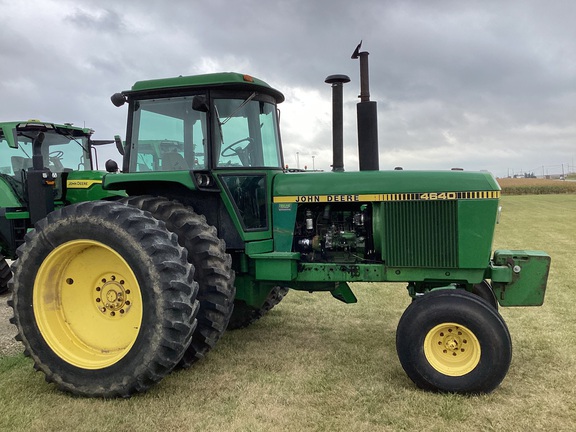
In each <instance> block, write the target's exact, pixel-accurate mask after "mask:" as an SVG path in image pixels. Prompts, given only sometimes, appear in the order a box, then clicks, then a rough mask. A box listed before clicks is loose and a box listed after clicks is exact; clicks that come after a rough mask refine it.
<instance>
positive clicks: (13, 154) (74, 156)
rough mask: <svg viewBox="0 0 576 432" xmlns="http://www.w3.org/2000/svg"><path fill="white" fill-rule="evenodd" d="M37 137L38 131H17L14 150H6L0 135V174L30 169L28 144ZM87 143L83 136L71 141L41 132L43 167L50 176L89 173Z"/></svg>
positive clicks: (30, 154) (29, 145) (47, 132)
mask: <svg viewBox="0 0 576 432" xmlns="http://www.w3.org/2000/svg"><path fill="white" fill-rule="evenodd" d="M39 133H40V132H39V131H38V130H34V131H26V130H19V131H18V132H17V144H18V147H16V148H13V147H10V146H9V145H8V142H7V140H5V139H4V137H3V136H2V135H1V134H0V161H1V162H0V164H1V166H0V173H2V174H8V175H17V174H19V173H20V172H21V171H22V170H24V171H26V170H27V169H28V168H31V167H32V142H33V141H34V139H35V138H36V136H37V135H38V134H39ZM87 141H88V137H87V136H82V137H72V136H68V135H61V134H59V133H57V132H55V131H45V132H44V142H43V143H42V156H43V159H44V166H45V167H46V168H49V169H50V170H51V171H52V172H64V171H70V170H74V171H76V170H79V171H85V170H89V169H91V168H90V156H89V154H88V152H87V148H88V143H87Z"/></svg>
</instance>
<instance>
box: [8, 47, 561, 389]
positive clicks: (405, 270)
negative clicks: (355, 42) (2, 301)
mask: <svg viewBox="0 0 576 432" xmlns="http://www.w3.org/2000/svg"><path fill="white" fill-rule="evenodd" d="M355 54H356V55H357V56H359V57H360V59H361V61H362V59H363V58H365V57H363V55H365V54H367V53H358V52H356V53H355ZM347 80H348V78H347V77H345V76H341V75H335V76H330V77H328V79H327V82H328V83H331V84H332V86H333V88H334V94H335V103H334V105H335V106H336V107H337V106H338V100H339V98H341V94H342V93H341V91H340V90H341V87H342V84H343V83H344V82H346V81H347ZM365 90H366V89H363V92H362V94H361V96H362V97H363V99H362V101H361V102H360V103H359V107H358V124H359V131H358V134H359V147H360V171H358V172H344V170H343V169H342V166H341V164H340V162H341V161H340V156H341V147H339V144H338V142H339V141H341V139H335V143H336V149H335V159H334V170H333V172H288V171H287V170H285V169H284V166H285V165H284V161H283V157H282V151H281V141H280V133H279V127H278V119H279V115H278V108H277V105H278V104H279V103H281V102H282V101H283V100H284V96H283V95H282V94H281V93H280V92H279V91H278V90H275V89H274V88H272V87H270V86H269V85H268V84H266V83H265V82H263V81H261V80H259V79H256V78H253V77H251V76H248V75H242V74H238V73H218V74H207V75H199V76H180V77H176V78H167V79H157V80H149V81H140V82H137V83H136V84H134V86H133V87H132V89H131V90H128V91H124V92H122V93H118V94H116V95H114V96H113V97H112V101H113V102H114V104H115V105H117V106H121V105H123V104H125V103H127V106H128V125H127V132H126V145H125V148H124V159H123V164H122V167H118V166H117V165H116V164H115V163H112V162H110V163H108V166H107V169H108V171H109V172H110V173H109V174H107V175H106V176H105V178H104V182H103V186H104V189H106V190H109V191H112V190H118V191H121V190H125V191H126V193H127V195H128V197H127V198H125V199H124V200H123V202H121V203H115V202H104V201H94V202H86V203H79V204H75V205H70V206H66V207H62V208H61V209H57V210H55V211H53V212H51V213H49V214H48V215H47V216H46V217H45V218H43V219H42V220H40V221H38V222H37V224H36V226H35V228H34V230H32V231H31V232H30V233H29V234H28V235H27V236H26V241H25V244H24V245H23V246H22V247H20V248H19V250H18V257H19V258H18V260H17V261H16V263H15V265H14V267H13V270H14V278H13V299H12V301H11V304H12V306H13V308H14V315H15V316H14V322H15V323H16V324H17V326H18V329H19V338H20V339H21V340H22V341H23V343H24V345H25V347H26V353H27V354H28V355H30V356H31V357H32V358H33V360H34V362H35V365H36V367H37V368H38V369H39V370H41V371H42V372H44V373H45V374H46V378H47V380H48V381H51V382H54V383H56V384H57V385H58V386H59V387H60V388H62V389H65V390H68V391H70V392H73V393H76V394H81V395H87V396H128V395H130V394H132V393H134V392H138V391H142V390H145V389H146V388H148V387H149V386H150V385H151V384H153V383H155V382H157V381H159V380H160V379H161V378H162V377H163V376H165V375H166V374H168V373H169V372H170V371H171V370H172V369H173V368H174V367H176V366H178V365H180V366H184V367H186V366H189V365H191V364H192V363H194V362H195V361H197V360H198V359H200V358H202V357H203V356H204V355H205V354H206V353H207V352H208V350H209V349H210V348H212V347H213V346H214V344H215V343H216V341H217V340H218V338H219V337H220V336H221V335H222V333H223V332H224V331H225V329H226V328H227V326H229V327H242V326H245V325H248V324H250V323H251V322H252V321H253V320H254V319H256V318H258V317H259V316H261V315H262V314H263V313H264V312H265V311H266V310H267V309H268V308H270V307H271V306H273V305H274V304H275V303H276V302H278V301H279V299H281V297H282V295H283V294H284V293H285V292H286V290H287V289H288V288H291V289H295V290H305V291H311V292H312V291H328V292H330V293H331V294H332V295H333V296H334V297H335V298H337V299H338V300H341V301H343V302H345V303H353V302H355V301H356V298H355V296H354V294H353V292H352V290H351V288H350V285H349V283H351V282H360V281H362V282H375V283H378V282H402V283H403V284H404V285H405V286H407V288H408V293H409V295H410V296H411V297H412V298H413V302H412V303H411V304H410V306H409V307H408V308H407V309H406V311H405V312H404V314H403V316H402V317H401V319H400V322H399V324H398V329H397V336H396V343H397V351H398V356H399V359H400V363H401V364H402V366H403V368H404V370H405V371H406V373H407V374H408V376H409V377H410V378H411V379H412V380H413V381H414V382H415V383H416V384H417V385H418V386H419V387H421V388H423V389H429V390H438V391H446V392H459V393H481V392H489V391H492V390H493V389H494V388H496V387H497V386H498V385H499V383H500V382H501V381H502V379H503V378H504V377H505V375H506V373H507V370H508V367H509V364H510V361H511V355H512V347H511V339H510V334H509V332H508V328H507V326H506V324H505V322H504V320H503V319H502V317H501V315H500V314H499V312H498V307H499V305H500V306H530V305H540V304H542V302H543V300H544V293H545V288H546V281H547V276H548V269H549V263H550V258H549V256H548V255H547V254H546V253H544V252H540V251H529V250H497V251H495V252H493V253H492V251H491V247H492V240H493V236H494V227H495V224H496V223H497V218H498V213H499V198H500V188H499V186H498V184H497V183H496V181H495V180H494V178H493V177H492V175H491V174H489V173H487V172H464V171H441V172H438V171H435V172H430V171H408V170H393V171H380V170H379V169H378V167H377V162H376V164H375V163H374V159H376V160H377V157H376V158H374V157H373V156H374V154H376V156H377V154H378V150H377V148H375V147H374V141H375V136H376V135H375V122H376V120H375V118H374V117H373V116H372V114H371V113H373V112H375V105H374V103H373V102H371V101H369V98H367V97H366V96H367V94H366V93H367V92H366V91H365ZM338 118H341V113H340V114H338V110H336V112H335V119H336V120H338ZM336 123H337V126H338V123H339V122H338V121H337V122H336ZM335 137H340V138H341V131H340V132H338V127H336V129H335Z"/></svg>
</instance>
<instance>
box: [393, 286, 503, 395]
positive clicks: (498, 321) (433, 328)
mask: <svg viewBox="0 0 576 432" xmlns="http://www.w3.org/2000/svg"><path fill="white" fill-rule="evenodd" d="M396 349H397V352H398V358H399V359H400V363H401V364H402V367H403V368H404V370H405V371H406V373H407V374H408V376H409V377H410V378H411V379H412V381H414V383H415V384H416V385H417V386H418V387H420V388H422V389H425V390H432V391H441V392H453V393H488V392H491V391H492V390H494V389H495V388H496V387H498V385H499V384H500V383H501V382H502V380H503V379H504V377H505V376H506V373H507V372H508V368H509V366H510V361H511V358H512V341H511V339H510V333H509V332H508V328H507V327H506V324H505V322H504V320H503V319H502V317H501V316H500V314H499V313H498V312H497V311H496V310H495V309H494V308H493V307H492V306H491V305H490V304H489V303H488V302H486V301H485V300H483V299H481V298H479V297H478V296H476V295H475V294H471V293H469V292H467V291H464V290H450V289H446V290H438V291H433V292H431V293H429V294H425V295H424V296H422V297H419V298H418V299H416V300H415V301H414V302H412V303H411V304H410V305H409V306H408V308H406V310H405V311H404V314H403V315H402V318H401V319H400V322H399V323H398V329H397V332H396Z"/></svg>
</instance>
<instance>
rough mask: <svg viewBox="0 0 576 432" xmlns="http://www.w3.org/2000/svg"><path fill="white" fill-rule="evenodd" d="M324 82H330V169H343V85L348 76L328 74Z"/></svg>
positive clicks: (348, 80)
mask: <svg viewBox="0 0 576 432" xmlns="http://www.w3.org/2000/svg"><path fill="white" fill-rule="evenodd" d="M324 82H325V83H327V84H332V171H344V114H343V103H344V102H343V100H344V99H343V87H344V84H345V83H347V82H350V78H349V77H348V76H347V75H330V76H328V77H326V79H325V80H324Z"/></svg>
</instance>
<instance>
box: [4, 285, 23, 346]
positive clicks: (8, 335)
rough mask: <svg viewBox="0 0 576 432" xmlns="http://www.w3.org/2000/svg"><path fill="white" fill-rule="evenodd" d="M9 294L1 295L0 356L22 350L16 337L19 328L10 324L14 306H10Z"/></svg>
mask: <svg viewBox="0 0 576 432" xmlns="http://www.w3.org/2000/svg"><path fill="white" fill-rule="evenodd" d="M9 298H10V295H9V294H4V295H2V296H0V357H2V356H7V355H14V354H18V353H20V352H22V344H21V343H20V342H17V341H16V340H15V339H14V336H16V333H17V330H16V326H15V325H14V324H10V318H11V317H12V308H11V307H9V306H8V299H9Z"/></svg>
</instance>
